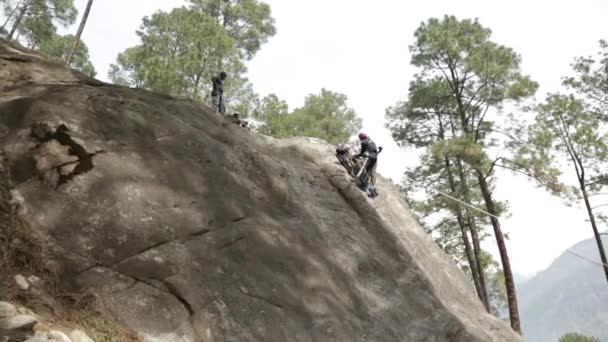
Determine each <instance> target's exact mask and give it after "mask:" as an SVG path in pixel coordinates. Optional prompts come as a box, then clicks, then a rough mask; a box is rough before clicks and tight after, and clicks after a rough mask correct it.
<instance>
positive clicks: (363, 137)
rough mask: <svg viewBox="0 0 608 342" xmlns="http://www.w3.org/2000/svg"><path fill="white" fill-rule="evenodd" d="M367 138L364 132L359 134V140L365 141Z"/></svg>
mask: <svg viewBox="0 0 608 342" xmlns="http://www.w3.org/2000/svg"><path fill="white" fill-rule="evenodd" d="M365 138H367V134H365V133H363V132H361V133H359V140H363V139H365Z"/></svg>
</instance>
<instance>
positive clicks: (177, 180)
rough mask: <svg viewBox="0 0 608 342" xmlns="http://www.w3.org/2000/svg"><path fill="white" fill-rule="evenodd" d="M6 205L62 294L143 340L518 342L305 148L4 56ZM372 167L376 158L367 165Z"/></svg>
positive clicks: (395, 199)
mask: <svg viewBox="0 0 608 342" xmlns="http://www.w3.org/2000/svg"><path fill="white" fill-rule="evenodd" d="M0 46H1V47H0V66H1V69H0V87H1V88H2V89H1V91H0V139H2V140H1V141H2V144H3V148H4V150H5V152H6V154H7V156H8V158H9V162H10V165H11V177H12V181H13V183H14V185H15V190H14V196H15V198H16V200H18V201H20V202H21V204H22V212H21V214H22V215H24V216H25V217H26V218H27V219H28V220H29V221H30V222H31V223H32V225H33V226H34V227H37V229H43V230H45V231H46V232H48V234H49V236H50V243H51V244H52V250H53V251H54V253H55V255H56V256H57V260H58V261H59V262H60V264H61V265H62V269H63V270H62V272H63V279H64V281H65V284H66V285H67V286H72V287H74V288H85V287H95V288H97V289H98V290H99V291H101V293H102V294H103V299H104V301H105V302H106V304H107V306H108V308H109V309H110V310H111V312H112V313H113V314H114V315H115V316H116V317H117V318H118V319H119V320H120V321H121V322H123V323H125V324H126V325H128V326H130V327H132V328H134V329H136V330H137V331H139V332H141V334H142V337H143V338H144V339H145V340H149V341H205V342H207V341H265V342H268V341H311V342H312V341H315V342H318V341H462V342H475V341H479V342H481V341H484V342H485V341H497V342H506V341H520V338H519V337H518V336H517V335H516V334H514V333H513V332H512V331H511V330H510V329H509V328H508V327H507V326H506V325H505V324H504V323H503V322H500V321H498V320H496V319H494V318H493V317H492V316H490V315H488V314H486V313H485V312H484V310H483V307H482V306H481V305H480V303H479V302H478V301H477V300H476V297H475V295H474V291H473V289H472V288H471V286H470V284H469V281H468V279H467V278H466V276H465V275H464V274H463V273H462V272H461V271H460V270H459V269H458V268H457V267H456V266H455V265H454V264H452V263H451V262H450V261H449V259H448V258H447V257H446V256H445V255H444V254H443V252H442V251H441V250H440V249H439V248H438V247H437V246H436V245H434V244H433V242H432V241H431V240H430V239H428V238H427V236H426V235H425V234H424V233H423V231H422V230H421V228H420V227H419V226H418V224H417V223H416V222H415V220H414V219H413V217H412V215H411V214H410V212H409V209H408V208H407V206H406V204H405V203H404V202H403V200H402V199H401V198H400V195H399V192H398V189H397V188H396V187H395V186H393V185H392V184H391V183H390V182H389V181H387V180H383V179H382V178H380V179H379V191H380V197H379V198H378V199H376V200H375V201H373V202H372V201H370V200H368V199H367V198H366V196H365V194H364V193H362V192H361V191H360V190H358V189H357V188H356V187H355V186H354V184H352V183H351V181H350V180H349V178H348V177H347V176H346V174H345V172H344V170H343V169H341V167H340V166H338V165H337V161H336V160H335V157H334V156H333V148H332V147H331V146H329V145H327V144H325V143H323V142H320V141H316V140H314V139H305V138H300V139H292V140H285V141H278V140H273V139H270V138H267V137H263V136H260V135H256V134H255V133H253V132H249V131H247V130H245V129H243V128H241V127H238V126H237V125H234V124H232V123H230V122H229V121H228V120H226V119H224V118H223V117H220V116H218V115H215V114H211V113H209V112H208V111H207V110H206V109H205V108H202V107H201V106H200V105H197V104H195V103H191V102H188V101H181V100H176V99H172V98H168V97H166V96H161V95H158V94H153V93H149V92H146V91H143V90H134V89H126V88H120V87H115V86H110V85H106V84H102V83H99V82H97V81H94V80H90V79H87V78H85V77H83V76H82V75H79V74H75V73H72V72H69V71H67V70H65V69H63V68H62V67H60V66H57V65H54V64H52V63H48V62H46V61H43V60H41V59H39V58H37V57H34V56H30V55H27V54H26V53H25V52H21V51H17V50H15V49H11V48H8V47H6V46H2V45H1V44H0ZM380 162H382V161H380Z"/></svg>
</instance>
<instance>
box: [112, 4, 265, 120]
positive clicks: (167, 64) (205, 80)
mask: <svg viewBox="0 0 608 342" xmlns="http://www.w3.org/2000/svg"><path fill="white" fill-rule="evenodd" d="M189 3H190V5H191V6H190V7H182V8H179V9H175V10H173V11H172V12H170V13H165V12H158V13H156V14H154V15H152V16H151V17H150V18H148V17H146V18H144V20H143V24H142V26H141V29H140V30H139V31H138V35H139V36H140V38H141V44H140V45H138V46H135V47H131V48H129V49H127V50H125V51H123V52H122V53H121V54H119V56H118V58H117V62H116V64H113V65H111V66H110V72H109V77H110V79H111V80H112V81H113V82H114V83H116V84H120V85H126V86H134V87H142V88H147V89H150V90H153V91H157V92H161V93H165V94H171V95H176V96H185V97H189V98H192V99H195V100H199V101H204V102H208V101H210V90H211V89H210V88H211V84H210V83H211V78H212V77H213V76H214V75H216V74H217V73H218V72H219V71H220V70H224V71H226V72H227V74H228V78H227V79H226V81H225V85H224V103H225V104H226V106H227V108H228V110H229V112H233V113H234V112H238V113H240V114H241V115H242V117H246V116H248V115H250V114H252V113H253V112H254V111H255V109H256V108H257V106H258V105H259V99H258V96H257V94H255V92H254V91H253V89H252V86H251V84H250V83H249V82H248V81H247V79H246V78H244V77H243V76H242V75H243V74H244V73H245V72H246V67H245V64H244V61H245V60H246V59H248V58H251V57H252V56H253V55H254V54H255V53H256V52H257V51H258V50H259V49H260V47H261V45H262V44H263V43H264V42H266V41H267V39H268V38H269V37H270V36H272V35H274V33H275V28H274V24H273V23H274V19H273V18H272V17H271V16H270V7H269V6H268V5H267V4H264V3H261V2H258V1H255V0H245V1H226V0H222V1H219V0H192V1H189Z"/></svg>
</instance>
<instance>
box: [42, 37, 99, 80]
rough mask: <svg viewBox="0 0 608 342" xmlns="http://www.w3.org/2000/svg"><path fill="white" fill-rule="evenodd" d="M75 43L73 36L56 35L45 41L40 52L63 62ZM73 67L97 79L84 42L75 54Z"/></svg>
mask: <svg viewBox="0 0 608 342" xmlns="http://www.w3.org/2000/svg"><path fill="white" fill-rule="evenodd" d="M73 42H74V36H73V35H71V34H70V35H65V36H60V35H58V34H56V33H55V34H54V35H53V37H52V38H51V39H48V40H46V41H44V42H43V43H42V44H41V45H40V46H39V49H40V51H42V52H44V53H45V54H46V55H47V56H49V57H50V58H52V59H54V60H57V61H60V62H63V61H65V58H66V56H67V55H68V53H69V52H70V49H71V48H72V44H73ZM72 67H73V68H74V69H76V70H78V71H81V72H82V73H84V74H87V75H89V76H91V77H95V75H96V73H95V68H94V67H93V64H92V63H91V61H90V60H89V49H88V48H87V46H86V44H85V43H84V42H82V41H81V42H80V44H79V45H78V49H76V53H75V54H74V60H73V62H72Z"/></svg>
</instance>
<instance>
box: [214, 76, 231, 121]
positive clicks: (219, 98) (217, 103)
mask: <svg viewBox="0 0 608 342" xmlns="http://www.w3.org/2000/svg"><path fill="white" fill-rule="evenodd" d="M226 77H228V74H226V72H225V71H222V72H220V74H219V75H218V76H214V77H212V78H211V83H212V84H213V90H211V101H212V103H213V109H214V110H215V112H216V113H220V114H225V113H226V107H225V106H224V80H225V79H226Z"/></svg>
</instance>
